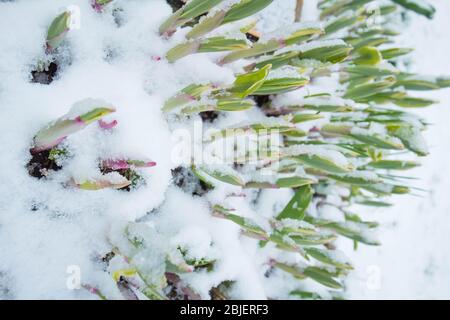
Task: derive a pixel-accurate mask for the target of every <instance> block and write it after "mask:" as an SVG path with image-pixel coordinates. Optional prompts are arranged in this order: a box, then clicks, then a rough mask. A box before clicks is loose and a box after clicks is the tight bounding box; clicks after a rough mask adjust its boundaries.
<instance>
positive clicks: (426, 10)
mask: <svg viewBox="0 0 450 320" xmlns="http://www.w3.org/2000/svg"><path fill="white" fill-rule="evenodd" d="M392 1H393V2H395V3H396V4H398V5H400V6H402V7H404V8H405V9H408V10H412V11H414V12H416V13H418V14H421V15H423V16H425V17H427V18H428V19H432V18H433V16H434V14H435V12H436V9H435V8H434V7H433V6H432V5H431V4H429V3H428V2H427V1H426V0H420V1H419V0H392Z"/></svg>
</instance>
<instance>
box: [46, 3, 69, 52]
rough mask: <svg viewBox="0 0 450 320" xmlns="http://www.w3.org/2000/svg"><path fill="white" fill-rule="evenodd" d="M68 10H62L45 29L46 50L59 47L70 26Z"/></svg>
mask: <svg viewBox="0 0 450 320" xmlns="http://www.w3.org/2000/svg"><path fill="white" fill-rule="evenodd" d="M70 18H71V15H70V12H69V11H64V12H63V13H61V14H60V15H59V16H57V17H56V18H55V19H54V20H53V21H52V23H51V25H50V27H49V28H48V31H47V50H48V51H51V50H54V49H56V48H57V47H59V45H60V44H61V43H62V41H63V40H64V37H65V36H66V34H67V32H68V31H69V26H70Z"/></svg>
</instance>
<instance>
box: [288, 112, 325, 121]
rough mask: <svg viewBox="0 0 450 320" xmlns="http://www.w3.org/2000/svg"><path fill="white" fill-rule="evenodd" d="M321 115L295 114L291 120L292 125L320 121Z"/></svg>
mask: <svg viewBox="0 0 450 320" xmlns="http://www.w3.org/2000/svg"><path fill="white" fill-rule="evenodd" d="M322 118H323V115H321V114H319V113H312V114H311V113H297V114H295V115H294V117H293V118H292V122H293V123H301V122H307V121H313V120H318V119H322Z"/></svg>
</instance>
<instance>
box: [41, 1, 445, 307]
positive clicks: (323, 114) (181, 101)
mask: <svg viewBox="0 0 450 320" xmlns="http://www.w3.org/2000/svg"><path fill="white" fill-rule="evenodd" d="M271 2H272V1H271V0H261V1H260V0H253V1H250V0H241V1H236V2H233V3H232V5H231V6H229V7H226V6H225V7H220V3H221V1H197V0H192V1H190V2H188V3H187V4H186V5H185V6H184V7H182V8H180V9H179V10H177V11H176V12H175V13H174V14H173V15H172V16H171V17H169V18H168V19H167V20H166V21H165V22H164V23H163V24H162V25H161V27H160V29H159V31H160V34H161V35H162V36H165V37H170V36H172V35H173V34H174V33H175V32H176V31H177V29H178V28H181V27H182V26H183V25H185V24H186V23H188V22H191V21H193V20H194V19H196V18H198V17H199V16H202V15H204V14H207V15H206V16H205V17H203V18H202V19H200V20H199V21H198V23H196V24H195V25H194V26H193V28H192V29H191V30H190V31H189V32H188V33H187V35H186V38H187V39H185V40H183V42H182V43H180V44H178V45H176V46H175V47H174V48H172V49H170V50H169V51H168V52H167V55H166V58H167V61H168V62H169V63H173V62H175V61H176V60H178V59H181V58H183V57H185V56H187V55H190V54H196V53H200V52H219V51H227V52H228V53H227V54H226V55H225V56H224V57H223V58H221V59H220V60H219V61H218V64H219V65H221V66H226V65H227V64H231V63H234V62H236V61H238V62H239V64H240V65H241V66H245V67H244V68H241V69H239V70H240V72H238V73H237V74H236V75H235V81H234V82H233V83H231V84H229V85H219V86H218V85H215V84H213V83H193V84H190V85H189V86H187V87H185V88H184V89H182V90H181V91H180V92H179V93H177V94H176V95H174V96H173V97H171V98H170V99H168V100H167V101H166V102H165V105H164V106H163V107H162V110H163V112H164V113H165V114H171V115H173V116H174V117H175V118H176V119H178V121H180V122H182V121H184V119H186V117H191V116H194V115H196V114H204V113H205V112H235V111H243V110H247V109H250V108H260V109H261V111H262V112H263V113H264V114H265V115H266V117H265V118H264V119H263V120H260V119H258V120H257V121H256V120H255V121H254V122H251V123H247V124H245V125H242V126H237V127H231V128H226V129H224V130H226V131H227V132H226V133H225V132H223V131H219V132H217V133H215V134H214V135H212V136H211V137H209V138H208V139H205V140H204V141H203V142H204V144H209V143H213V142H217V141H219V140H220V139H225V138H226V137H230V136H232V137H233V136H237V135H244V136H246V135H247V136H250V135H257V136H259V137H260V136H269V135H271V134H273V133H275V134H276V135H277V136H279V137H280V140H279V141H281V143H279V144H277V145H276V146H275V145H269V146H267V150H265V151H266V152H259V153H257V154H256V157H255V159H254V160H255V161H256V162H255V163H254V164H252V165H249V166H247V167H246V162H245V159H244V161H243V165H242V166H240V164H241V163H239V161H233V162H232V163H231V164H229V165H221V166H212V165H206V164H203V163H195V162H194V163H191V164H190V165H189V166H187V168H188V170H191V171H192V173H193V175H195V177H197V178H198V180H199V181H201V182H202V183H203V184H205V185H207V186H208V187H210V188H214V187H217V186H220V185H221V184H223V183H225V184H229V185H232V186H236V187H240V188H242V189H258V190H261V189H279V188H286V189H292V190H293V196H292V199H291V200H290V201H289V202H288V203H287V204H286V205H285V207H284V208H283V209H282V210H280V211H279V212H277V214H275V215H274V216H273V217H270V218H267V217H259V218H260V219H258V221H256V220H253V219H251V218H248V217H246V216H245V215H243V214H241V213H240V212H239V211H238V210H236V209H235V208H230V207H226V206H225V205H223V204H222V203H215V202H211V203H209V206H210V211H211V215H212V216H213V217H215V218H218V219H225V220H228V221H231V222H232V223H234V224H235V225H236V226H237V227H238V228H239V229H240V231H241V234H242V235H243V236H244V237H250V238H254V239H256V240H255V241H257V242H258V250H264V248H267V247H270V246H271V247H272V248H274V249H275V250H279V251H280V252H289V253H295V254H298V256H299V260H300V261H301V262H300V263H296V264H294V263H290V262H289V263H288V262H287V261H283V258H282V257H283V255H282V253H281V254H280V255H279V257H281V258H277V259H275V258H272V259H269V260H268V261H266V267H267V272H268V273H273V274H272V275H270V276H274V277H277V276H280V273H281V274H283V273H287V274H290V275H291V276H292V277H293V278H294V279H296V280H298V289H297V290H293V291H290V292H287V293H286V295H287V296H292V297H297V298H310V299H316V298H322V294H319V293H315V292H310V291H307V290H308V288H303V282H302V281H303V280H305V279H310V280H312V281H314V282H316V283H317V284H319V285H322V286H324V287H326V288H329V289H330V292H329V297H331V298H338V297H340V295H341V293H342V291H343V289H345V283H344V279H345V276H346V275H347V274H348V273H349V272H351V269H352V268H353V267H352V265H351V263H350V262H348V261H347V260H345V259H343V258H342V257H341V256H340V254H338V250H337V248H336V247H335V244H334V242H335V240H336V239H337V238H342V237H343V238H347V239H350V240H351V241H353V243H354V246H355V248H356V247H357V246H358V244H359V243H362V244H366V245H373V246H375V245H379V244H380V243H379V242H378V240H377V239H376V238H375V237H374V234H373V231H374V229H375V228H376V227H377V226H378V223H377V222H374V221H365V220H363V219H362V218H361V217H360V216H359V215H358V214H355V213H354V212H353V210H354V205H356V204H358V205H364V206H369V207H370V206H372V207H386V206H390V205H391V204H390V203H388V202H386V201H385V197H387V196H391V195H396V194H408V193H410V192H411V190H414V188H413V187H412V186H410V185H409V183H408V182H407V178H408V177H407V176H401V173H402V172H404V171H405V170H409V169H412V168H415V167H417V166H418V165H419V163H418V162H417V161H410V160H406V159H405V158H403V156H402V155H403V154H405V153H410V154H415V155H417V156H425V155H427V154H428V150H427V147H426V144H425V143H424V139H423V137H422V131H423V130H425V129H426V126H427V123H426V121H425V120H424V119H421V118H420V117H417V116H415V115H413V114H411V113H410V112H409V111H408V108H421V107H426V106H429V105H431V104H432V103H433V101H431V100H428V99H423V98H420V97H416V96H414V95H412V94H411V93H410V91H416V90H435V89H440V88H443V87H447V86H449V85H450V83H449V80H448V79H447V78H423V77H419V76H417V75H414V74H410V73H407V72H404V71H402V70H400V69H399V68H397V67H396V63H395V62H396V59H397V58H398V57H400V56H402V55H405V54H407V53H409V52H410V49H405V48H397V47H396V46H395V45H394V44H393V36H395V35H396V33H395V32H394V31H392V30H390V29H388V28H386V27H383V26H380V25H378V24H368V23H367V21H370V19H372V18H375V17H376V18H380V17H381V18H382V19H384V20H383V21H390V20H391V19H395V14H393V13H394V12H395V11H396V10H398V9H399V7H398V6H397V5H396V4H399V5H400V6H401V7H404V8H407V9H410V10H413V11H415V12H417V13H420V14H423V15H425V16H427V17H432V15H433V13H434V10H433V9H432V7H430V6H428V5H426V4H422V5H418V4H417V2H416V1H394V0H393V1H392V2H393V3H394V4H384V3H385V2H383V3H381V5H380V6H379V7H378V10H376V11H373V10H371V9H370V8H369V6H367V5H368V4H374V3H379V2H378V1H375V0H323V1H320V3H319V8H320V11H321V19H322V20H323V21H322V23H317V24H315V23H304V24H303V23H299V24H294V25H293V27H292V28H287V29H285V30H281V31H277V32H275V33H274V34H272V35H263V36H262V37H261V38H260V39H259V40H258V41H256V42H255V43H249V42H247V41H245V39H244V34H242V35H241V36H240V37H237V38H236V37H235V38H232V37H229V36H228V35H220V36H217V35H214V36H212V37H208V34H210V32H212V31H217V30H216V29H217V28H219V27H221V26H223V25H225V24H229V23H232V22H236V21H239V20H241V19H244V18H246V17H249V16H251V15H253V14H255V13H257V12H258V11H260V10H262V9H263V8H265V7H266V6H267V5H269V4H270V3H271ZM216 6H219V7H218V8H216ZM208 12H209V13H208ZM241 31H242V33H245V32H246V31H248V29H246V28H244V29H243V30H241ZM283 31H284V32H283ZM337 34H338V35H339V38H338V39H335V37H336V35H337ZM325 77H328V78H333V77H334V78H335V79H337V83H336V84H335V86H331V87H328V88H326V89H328V90H325V89H324V90H323V92H318V93H315V94H302V96H301V97H299V99H296V100H295V101H288V102H287V103H283V104H282V105H279V104H278V105H276V104H275V103H274V101H275V97H276V96H277V95H280V94H282V93H286V92H291V91H295V90H297V89H299V88H301V87H303V86H308V85H310V84H311V83H314V82H316V81H317V80H319V79H321V78H325ZM261 97H264V98H265V99H266V100H265V103H260V101H261V100H260V98H261ZM97 118H98V117H97V116H95V119H97ZM89 119H90V118H89ZM61 121H62V120H59V122H58V121H57V122H56V124H54V125H53V126H51V127H50V128H51V130H50V129H46V130H44V131H43V132H41V133H38V135H37V136H36V137H37V138H35V146H34V148H35V149H36V150H40V149H42V148H50V147H53V146H55V145H57V144H58V143H59V142H60V141H61V139H62V138H63V137H64V136H65V135H66V133H67V132H69V133H71V132H72V131H74V130H75V129H73V126H74V125H75V123H72V122H73V121H74V120H73V119H72V120H70V121H72V122H70V123H68V124H67V128H70V130H69V129H67V128H66V126H64V128H63V129H64V130H63V129H59V130H60V131H61V132H62V133H64V134H62V133H61V132H60V131H56V132H57V134H55V128H59V127H60V124H61V123H62V122H61ZM64 121H65V120H64ZM64 123H66V122H64ZM309 123H311V126H309V128H307V127H308V124H309ZM69 124H70V126H69ZM76 125H77V127H76V128H77V130H78V128H79V124H78V122H76ZM301 125H302V127H301V128H300V126H301ZM303 125H305V126H303ZM304 128H307V129H306V130H305V129H304ZM47 136H49V137H50V138H48V137H47ZM236 148H237V147H236ZM247 156H248V155H247V154H245V155H243V157H244V158H246V157H247ZM130 164H133V165H135V166H136V165H137V166H139V165H141V164H142V165H144V166H147V165H149V164H148V162H143V163H140V162H139V164H137V163H135V162H130V160H120V161H119V162H114V161H113V162H111V161H109V160H106V161H105V162H103V165H104V166H105V167H110V168H115V167H116V166H117V167H120V169H128V166H129V165H130ZM116 169H117V168H116ZM267 172H270V174H269V175H268V174H267ZM397 172H399V173H397ZM102 186H103V184H102V182H99V183H94V184H92V183H86V184H79V187H82V188H86V189H95V188H97V187H102ZM336 198H337V200H336ZM330 199H334V200H335V201H331V200H330ZM324 207H332V208H333V209H334V210H335V212H337V213H338V215H339V217H338V218H335V217H327V216H326V215H325V214H322V210H323V208H324ZM123 236H124V237H125V238H126V241H125V243H126V244H123V243H112V245H113V247H114V249H113V251H112V252H114V254H115V255H116V256H117V257H122V259H123V260H124V261H126V267H125V268H123V269H118V270H114V269H111V270H109V271H110V272H111V273H112V275H113V279H114V281H115V282H116V283H117V285H118V287H119V288H120V289H121V292H122V293H123V294H124V297H126V298H136V297H137V296H136V292H140V293H142V294H143V295H145V296H146V297H147V298H150V299H169V298H170V299H176V298H185V299H194V298H198V294H197V293H196V292H195V290H194V289H192V288H189V287H188V286H186V285H184V283H183V282H182V281H181V280H180V279H181V275H182V274H185V273H192V272H203V273H205V272H206V273H207V272H210V271H211V270H213V269H214V263H215V261H216V260H215V259H212V258H211V257H189V256H188V250H184V249H180V248H179V247H176V246H175V247H174V246H173V245H172V244H170V245H169V244H165V243H164V235H161V234H158V231H157V230H155V229H152V228H149V227H148V226H147V225H146V224H145V223H130V224H129V225H128V226H127V227H126V228H125V230H123ZM161 243H163V244H161ZM150 252H151V253H152V257H153V258H152V259H155V261H152V262H151V263H152V264H151V266H148V265H147V263H150V262H149V261H148V259H149V256H150ZM155 252H156V258H155ZM217 259H218V260H220V257H219V258H217ZM205 270H206V271H205ZM232 280H233V279H226V281H230V282H231V283H229V282H227V283H226V284H225V280H224V283H221V284H220V285H218V286H217V287H214V288H211V290H212V291H213V292H214V295H213V294H212V295H213V296H222V297H226V296H228V294H229V292H227V290H228V288H229V287H230V286H232V285H233V284H232ZM95 292H97V293H98V291H95ZM180 292H182V293H183V294H180ZM100 297H101V298H103V297H104V296H103V294H102V295H101V296H100Z"/></svg>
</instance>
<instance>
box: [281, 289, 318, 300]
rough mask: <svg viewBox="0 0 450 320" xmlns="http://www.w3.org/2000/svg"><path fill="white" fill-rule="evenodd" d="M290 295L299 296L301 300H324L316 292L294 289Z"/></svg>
mask: <svg viewBox="0 0 450 320" xmlns="http://www.w3.org/2000/svg"><path fill="white" fill-rule="evenodd" d="M289 295H291V296H296V297H299V298H300V299H301V300H322V297H321V296H320V295H319V294H317V293H315V292H308V291H300V290H294V291H291V292H290V293H289Z"/></svg>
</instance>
